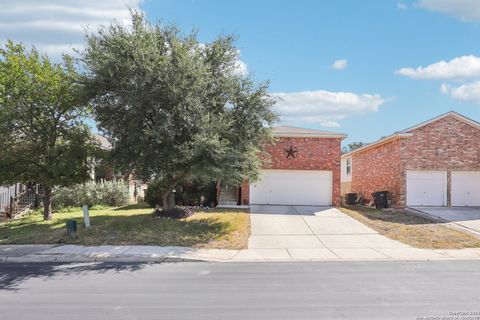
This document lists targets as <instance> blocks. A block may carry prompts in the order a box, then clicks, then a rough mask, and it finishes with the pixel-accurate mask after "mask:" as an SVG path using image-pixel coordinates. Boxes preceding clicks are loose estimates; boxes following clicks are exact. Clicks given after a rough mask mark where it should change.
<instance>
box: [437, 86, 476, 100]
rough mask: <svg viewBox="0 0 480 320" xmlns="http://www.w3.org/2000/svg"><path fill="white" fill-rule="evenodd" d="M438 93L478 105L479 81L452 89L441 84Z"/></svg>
mask: <svg viewBox="0 0 480 320" xmlns="http://www.w3.org/2000/svg"><path fill="white" fill-rule="evenodd" d="M440 91H441V92H442V93H444V94H450V96H451V97H452V98H454V99H456V100H460V101H465V102H473V103H476V104H480V81H475V82H471V83H467V84H464V85H461V86H458V87H452V86H450V85H447V84H445V83H444V84H442V86H441V87H440Z"/></svg>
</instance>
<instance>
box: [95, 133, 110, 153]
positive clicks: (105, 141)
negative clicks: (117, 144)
mask: <svg viewBox="0 0 480 320" xmlns="http://www.w3.org/2000/svg"><path fill="white" fill-rule="evenodd" d="M93 136H94V137H95V140H97V142H98V143H100V147H101V148H102V149H104V150H110V149H112V144H111V143H110V141H108V139H107V138H106V137H104V136H102V135H99V134H98V133H94V134H93Z"/></svg>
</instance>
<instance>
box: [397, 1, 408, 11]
mask: <svg viewBox="0 0 480 320" xmlns="http://www.w3.org/2000/svg"><path fill="white" fill-rule="evenodd" d="M397 9H400V10H407V9H408V6H407V5H406V4H405V3H403V2H397Z"/></svg>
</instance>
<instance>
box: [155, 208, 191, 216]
mask: <svg viewBox="0 0 480 320" xmlns="http://www.w3.org/2000/svg"><path fill="white" fill-rule="evenodd" d="M191 215H193V210H192V209H191V208H187V207H175V208H172V209H168V210H165V211H164V210H162V209H156V210H155V211H153V216H154V217H162V218H172V219H182V218H187V217H190V216H191Z"/></svg>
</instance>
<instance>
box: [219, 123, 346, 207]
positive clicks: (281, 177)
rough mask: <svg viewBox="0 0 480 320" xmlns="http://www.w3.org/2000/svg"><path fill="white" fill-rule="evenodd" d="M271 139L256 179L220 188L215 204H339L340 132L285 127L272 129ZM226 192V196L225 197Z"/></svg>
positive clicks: (341, 135) (341, 137)
mask: <svg viewBox="0 0 480 320" xmlns="http://www.w3.org/2000/svg"><path fill="white" fill-rule="evenodd" d="M273 135H274V137H275V142H274V143H272V144H271V145H267V146H265V148H266V151H267V152H268V154H269V155H270V161H268V162H266V163H265V165H264V168H263V169H262V171H261V175H260V180H259V181H257V182H254V183H251V184H249V183H247V182H246V183H244V184H243V185H242V186H241V187H232V186H229V187H228V189H227V190H225V188H223V189H222V190H221V192H220V196H219V204H220V205H222V204H223V199H227V200H226V202H227V203H226V204H233V203H236V204H244V205H246V204H273V205H339V204H340V155H341V141H342V140H343V139H344V138H345V137H346V135H344V134H339V133H335V132H326V131H320V130H311V129H302V128H296V127H289V126H279V127H274V128H273ZM225 194H227V196H225Z"/></svg>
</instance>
